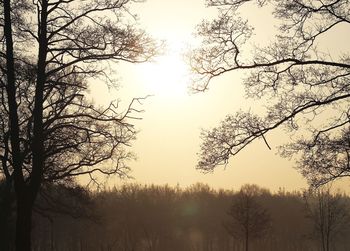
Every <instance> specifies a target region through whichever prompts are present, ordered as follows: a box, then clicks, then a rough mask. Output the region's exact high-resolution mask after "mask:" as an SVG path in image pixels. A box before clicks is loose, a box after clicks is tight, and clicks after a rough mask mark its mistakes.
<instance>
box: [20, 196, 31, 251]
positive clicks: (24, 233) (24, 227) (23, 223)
mask: <svg viewBox="0 0 350 251" xmlns="http://www.w3.org/2000/svg"><path fill="white" fill-rule="evenodd" d="M32 207H33V203H32V200H31V198H30V196H29V193H27V192H26V193H24V194H22V195H20V196H18V197H17V221H16V251H31V220H32Z"/></svg>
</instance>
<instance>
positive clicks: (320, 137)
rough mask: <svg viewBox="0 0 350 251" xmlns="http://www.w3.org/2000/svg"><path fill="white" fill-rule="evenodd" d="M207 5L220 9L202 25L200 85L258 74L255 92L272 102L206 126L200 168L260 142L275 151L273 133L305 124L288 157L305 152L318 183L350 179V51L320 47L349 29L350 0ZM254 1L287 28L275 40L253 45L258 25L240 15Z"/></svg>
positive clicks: (251, 87)
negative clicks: (261, 109) (259, 110)
mask: <svg viewBox="0 0 350 251" xmlns="http://www.w3.org/2000/svg"><path fill="white" fill-rule="evenodd" d="M207 4H208V5H209V6H215V7H217V8H218V9H219V13H220V14H219V16H218V17H217V18H216V19H215V20H212V21H204V22H203V23H202V24H201V25H200V26H199V27H198V34H199V36H200V38H202V45H201V46H200V48H198V49H195V50H193V51H192V53H191V56H190V59H189V60H190V64H191V66H192V69H193V72H194V76H195V77H194V86H193V88H194V89H195V90H198V91H204V90H206V89H207V88H208V85H209V84H210V82H211V80H212V79H214V78H217V77H219V76H221V75H223V74H228V73H229V72H236V71H242V70H245V71H248V72H249V73H250V74H249V76H248V77H247V78H246V79H245V80H244V85H245V87H246V94H247V97H249V98H253V99H261V98H264V99H263V100H268V101H269V102H266V103H267V104H266V111H265V112H264V113H260V114H264V115H256V114H254V113H253V112H251V111H248V112H245V111H240V112H237V113H236V114H234V115H228V116H227V117H226V118H225V119H224V120H223V121H222V122H221V123H220V125H219V126H218V127H216V128H213V129H211V130H205V131H203V133H202V136H201V137H202V140H203V143H202V146H201V151H200V154H199V155H200V161H199V163H198V168H199V169H201V170H204V171H211V170H213V169H214V168H215V167H216V166H217V165H222V164H227V162H228V160H229V158H230V156H233V155H236V154H238V153H239V152H240V151H241V150H242V149H243V148H245V147H246V146H247V145H248V144H250V143H251V142H253V141H256V140H257V139H262V140H263V141H264V142H265V143H266V145H267V146H268V147H269V148H270V146H269V144H268V141H267V139H266V134H268V133H269V132H270V131H272V130H274V129H276V128H279V127H283V128H284V129H286V130H287V131H289V132H297V131H298V129H299V128H302V132H303V134H304V135H303V136H305V137H306V138H305V139H304V137H300V139H299V138H298V137H297V138H296V139H295V140H293V141H292V142H291V143H290V144H289V145H285V147H283V149H282V155H283V156H286V157H290V156H292V155H294V154H297V153H299V154H301V156H302V157H301V159H300V161H299V162H298V164H297V168H298V169H299V170H300V171H301V172H302V173H303V174H304V175H305V176H306V178H307V179H308V181H309V182H310V183H311V184H312V185H316V186H317V185H321V184H324V183H327V182H329V181H330V180H333V179H336V178H338V177H344V176H350V165H349V163H350V161H349V160H350V158H349V156H350V141H349V132H350V128H349V122H350V119H349V118H350V111H349V109H350V107H349V98H350V85H349V83H350V82H349V76H350V58H349V51H346V49H345V51H343V53H342V54H341V55H340V56H338V55H337V54H335V53H334V54H332V53H330V52H327V48H324V47H322V46H319V47H318V46H317V45H318V44H321V43H322V42H321V41H320V40H321V38H322V39H323V38H324V37H327V36H334V33H332V31H333V30H335V29H336V28H338V27H339V28H343V29H349V27H350V11H349V9H350V1H348V0H326V1H319V0H316V1H308V0H282V1H277V0H208V1H207ZM246 5H251V6H252V5H257V6H258V7H260V8H268V9H271V10H272V13H273V15H274V17H275V18H276V20H278V22H277V24H278V25H279V29H278V31H277V33H278V35H277V36H276V41H275V42H273V43H271V44H270V45H268V46H266V47H261V46H260V47H259V46H255V47H254V46H253V47H252V46H251V45H252V44H253V45H254V36H253V35H252V34H253V32H252V31H253V27H251V26H250V25H249V20H244V19H243V18H241V17H240V12H239V11H240V10H241V8H243V6H246ZM250 48H252V50H253V48H254V53H252V54H251V53H250V52H249V49H250ZM299 131H301V130H299ZM306 135H308V136H306ZM321 163H322V164H321Z"/></svg>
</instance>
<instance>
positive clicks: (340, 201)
mask: <svg viewBox="0 0 350 251" xmlns="http://www.w3.org/2000/svg"><path fill="white" fill-rule="evenodd" d="M304 199H305V205H306V212H307V217H308V218H310V219H311V221H312V223H313V225H314V234H315V235H316V236H317V238H318V240H319V241H320V246H321V248H322V251H329V250H332V243H333V242H334V240H335V238H336V236H337V235H339V234H341V233H342V232H344V231H345V227H346V226H349V219H350V215H349V213H348V212H349V205H348V204H347V199H346V198H345V197H344V196H342V195H340V194H335V195H332V194H331V192H330V189H329V188H327V189H318V190H316V191H310V192H309V193H308V194H305V195H304Z"/></svg>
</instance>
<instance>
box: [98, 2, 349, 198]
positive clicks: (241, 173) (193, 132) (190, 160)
mask: <svg viewBox="0 0 350 251" xmlns="http://www.w3.org/2000/svg"><path fill="white" fill-rule="evenodd" d="M133 12H136V13H137V14H138V17H139V22H140V24H141V26H142V27H143V28H145V29H146V31H147V32H148V33H150V34H151V35H153V36H154V37H156V38H157V39H162V40H165V41H166V43H167V44H168V47H167V51H166V53H165V55H163V56H161V57H159V58H157V59H156V60H155V62H153V63H148V64H145V65H137V66H135V65H119V66H118V69H117V72H118V74H120V75H118V78H119V79H120V82H121V88H120V89H119V90H118V92H110V93H108V90H106V89H103V88H102V87H98V89H94V90H93V91H94V92H95V93H96V92H97V93H99V95H96V96H98V97H96V99H97V100H98V99H99V98H102V99H101V100H107V99H106V96H108V95H109V96H110V97H111V98H114V99H115V98H116V97H119V98H121V99H122V100H123V101H125V102H127V101H129V100H130V99H131V98H132V97H142V96H146V95H149V94H153V95H154V96H153V97H151V98H148V99H147V100H146V101H144V105H143V106H142V108H143V109H144V110H145V112H144V113H143V114H142V115H141V116H142V117H143V120H141V121H138V122H137V123H136V125H137V127H138V128H139V130H140V132H139V134H138V137H137V140H136V141H135V142H134V144H133V148H132V149H133V151H134V152H135V153H136V155H137V156H138V159H137V161H133V162H131V163H130V166H131V168H132V173H131V175H132V176H133V177H134V178H135V179H134V180H132V181H129V182H137V183H143V184H144V183H146V184H150V183H155V184H170V185H176V184H179V185H180V186H184V187H185V186H189V185H191V184H193V183H196V182H203V183H207V184H209V185H210V186H212V187H215V188H227V189H238V188H239V187H240V186H241V185H243V184H246V183H255V184H257V185H260V186H263V187H266V188H270V189H271V190H273V191H276V190H278V189H279V188H285V189H286V190H295V189H300V188H306V186H307V185H306V182H305V180H304V179H303V178H302V176H301V175H300V174H299V173H298V172H297V171H296V170H295V169H293V168H292V166H293V160H291V161H289V160H286V159H283V158H281V157H279V156H278V155H277V147H278V146H279V145H280V144H281V143H283V142H287V141H286V140H287V139H288V137H287V136H286V135H284V134H283V132H282V131H275V132H273V133H271V134H269V135H268V140H269V144H270V145H271V147H272V150H269V149H268V148H267V147H266V145H265V144H264V142H262V141H260V142H255V143H254V144H252V145H250V146H248V147H247V148H246V149H245V150H243V151H242V152H241V153H240V154H239V155H238V156H235V157H234V158H231V160H230V163H229V164H228V165H227V167H226V168H224V167H219V168H217V169H216V170H215V171H214V173H212V174H202V173H201V172H199V171H198V170H196V169H195V165H196V161H197V155H196V153H197V152H198V150H199V145H200V138H199V134H200V129H201V128H210V127H212V126H215V125H217V124H218V122H219V121H220V120H222V119H223V118H224V117H225V115H227V114H229V113H235V112H236V111H238V110H239V109H243V110H248V109H249V108H250V107H252V108H254V107H257V106H258V104H256V103H255V102H254V101H253V100H245V98H244V92H243V86H242V84H241V78H242V77H243V76H244V73H239V74H238V73H235V74H231V75H230V74H228V75H225V76H223V77H221V78H219V79H217V80H215V81H213V83H212V84H211V86H210V90H209V91H207V92H205V93H198V94H189V93H188V90H187V86H188V81H189V80H188V77H186V65H185V64H184V62H183V60H182V57H181V51H182V50H183V49H185V48H186V47H187V46H188V44H190V43H193V42H194V40H193V38H192V37H193V33H194V31H195V26H196V25H197V24H199V23H200V21H201V20H202V19H204V18H209V17H210V16H214V15H215V9H213V8H212V9H208V8H206V7H205V3H204V0H177V1H175V0H148V1H146V2H145V3H142V4H138V5H137V6H135V7H134V8H133ZM243 14H246V15H247V17H248V18H249V21H250V23H251V24H252V25H253V26H255V27H256V30H255V34H256V36H257V37H258V38H259V39H258V40H257V41H259V42H258V43H259V44H264V43H267V42H268V41H271V40H272V39H273V29H272V28H271V27H273V22H274V20H273V18H272V17H271V16H269V15H266V13H260V12H257V11H256V10H254V9H250V10H249V13H248V12H247V13H243ZM264 14H265V17H264V19H261V15H264ZM261 20H264V22H261ZM345 41H346V40H345ZM344 45H345V44H344ZM345 46H346V45H345ZM116 93H117V94H116ZM114 95H116V97H114ZM101 100H100V102H101ZM120 183H121V181H120V180H116V181H115V184H120Z"/></svg>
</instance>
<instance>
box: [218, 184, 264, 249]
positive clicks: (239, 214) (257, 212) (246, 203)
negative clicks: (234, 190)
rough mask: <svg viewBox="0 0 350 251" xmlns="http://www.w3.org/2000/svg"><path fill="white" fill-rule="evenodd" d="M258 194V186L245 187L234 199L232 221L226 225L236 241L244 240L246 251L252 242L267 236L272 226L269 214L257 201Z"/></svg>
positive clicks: (231, 211) (230, 210) (230, 212)
mask: <svg viewBox="0 0 350 251" xmlns="http://www.w3.org/2000/svg"><path fill="white" fill-rule="evenodd" d="M258 192H259V189H258V187H256V186H252V185H246V186H243V187H242V188H241V190H240V192H239V193H238V194H237V195H236V196H235V197H234V198H233V201H232V205H231V206H230V209H229V211H228V215H229V216H230V218H231V219H230V221H229V222H225V223H224V227H225V228H226V230H227V232H228V233H229V234H230V235H231V236H232V237H233V238H234V239H239V240H243V242H244V247H245V248H244V249H245V250H246V251H248V250H249V247H250V243H251V242H252V240H254V239H256V238H260V237H262V236H264V234H266V232H267V230H268V229H269V227H270V224H271V219H270V215H269V213H268V212H267V210H266V209H264V208H263V207H262V206H261V205H260V204H259V202H258V201H257V197H258V196H259V193H258Z"/></svg>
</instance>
